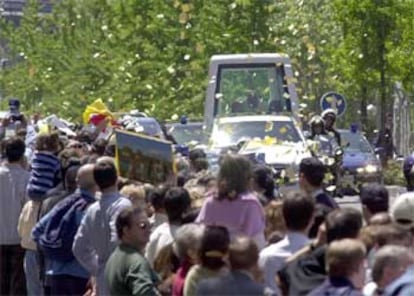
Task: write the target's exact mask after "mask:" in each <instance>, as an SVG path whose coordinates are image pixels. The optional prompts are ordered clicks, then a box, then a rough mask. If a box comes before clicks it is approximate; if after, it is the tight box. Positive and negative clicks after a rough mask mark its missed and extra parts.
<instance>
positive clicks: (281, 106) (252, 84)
mask: <svg viewBox="0 0 414 296" xmlns="http://www.w3.org/2000/svg"><path fill="white" fill-rule="evenodd" d="M284 76H285V74H284V70H283V66H279V67H276V66H275V65H274V64H270V65H268V64H259V65H249V66H243V67H234V66H233V67H229V66H222V67H221V68H220V70H219V76H218V79H219V83H218V89H217V91H216V99H217V100H216V102H217V105H216V108H215V114H216V115H219V116H228V115H229V114H243V113H244V114H253V113H254V114H269V113H276V112H282V111H289V110H287V109H289V108H288V107H287V105H286V104H287V101H289V100H287V99H289V93H288V92H287V90H285V88H284V85H286V83H285V82H284ZM286 96H287V97H286Z"/></svg>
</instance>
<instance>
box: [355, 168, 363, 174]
mask: <svg viewBox="0 0 414 296" xmlns="http://www.w3.org/2000/svg"><path fill="white" fill-rule="evenodd" d="M364 171H365V169H364V168H357V173H358V174H362V173H363V172H364Z"/></svg>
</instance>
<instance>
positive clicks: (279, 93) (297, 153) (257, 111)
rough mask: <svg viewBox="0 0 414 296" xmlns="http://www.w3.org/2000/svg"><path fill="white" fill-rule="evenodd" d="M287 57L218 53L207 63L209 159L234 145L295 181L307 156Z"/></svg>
mask: <svg viewBox="0 0 414 296" xmlns="http://www.w3.org/2000/svg"><path fill="white" fill-rule="evenodd" d="M294 81H295V78H294V76H293V72H292V67H291V62H290V60H289V57H288V56H286V55H283V54H275V53H271V54H270V53H265V54H234V55H216V56H213V57H212V58H211V60H210V69H209V83H208V87H207V93H206V100H205V108H204V128H205V129H206V131H207V132H208V133H210V134H211V137H210V142H209V152H210V155H216V159H215V160H216V161H217V159H218V157H217V155H219V151H222V150H223V149H229V148H230V149H231V147H237V148H238V149H237V151H238V153H240V154H246V155H249V156H253V155H254V157H255V158H256V159H257V158H258V157H259V158H260V159H261V160H262V161H263V162H265V163H266V164H268V165H270V166H271V167H273V168H274V169H275V170H276V171H277V172H278V174H279V176H280V177H281V178H282V179H283V180H284V183H289V184H291V183H296V181H297V171H298V165H299V163H300V161H301V159H302V158H304V157H308V156H310V155H311V154H310V151H309V150H308V149H307V145H306V141H305V138H304V136H303V134H302V132H301V128H300V126H299V123H298V122H299V121H298V120H299V113H298V108H299V105H298V97H297V94H296V89H295V84H294Z"/></svg>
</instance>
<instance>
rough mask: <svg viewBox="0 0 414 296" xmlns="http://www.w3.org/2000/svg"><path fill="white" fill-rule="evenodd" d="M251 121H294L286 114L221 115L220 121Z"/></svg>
mask: <svg viewBox="0 0 414 296" xmlns="http://www.w3.org/2000/svg"><path fill="white" fill-rule="evenodd" d="M249 121H282V122H293V118H292V117H290V116H286V115H248V116H233V117H220V118H218V122H219V123H232V122H249Z"/></svg>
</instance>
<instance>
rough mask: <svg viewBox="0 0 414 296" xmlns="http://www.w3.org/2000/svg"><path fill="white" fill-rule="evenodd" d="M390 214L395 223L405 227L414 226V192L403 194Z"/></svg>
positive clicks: (394, 204) (392, 207)
mask: <svg viewBox="0 0 414 296" xmlns="http://www.w3.org/2000/svg"><path fill="white" fill-rule="evenodd" d="M390 216H391V219H392V221H393V222H394V223H396V224H398V225H400V226H402V227H404V228H412V227H414V192H407V193H403V194H401V195H400V196H399V197H397V199H396V200H395V201H394V203H393V204H392V206H391V209H390Z"/></svg>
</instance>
